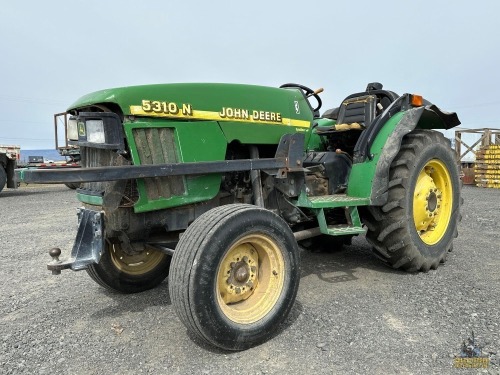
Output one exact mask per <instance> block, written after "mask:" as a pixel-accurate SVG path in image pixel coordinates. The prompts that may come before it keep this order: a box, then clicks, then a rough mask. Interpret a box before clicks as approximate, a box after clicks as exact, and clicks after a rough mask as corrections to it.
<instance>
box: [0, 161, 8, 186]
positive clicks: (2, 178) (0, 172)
mask: <svg viewBox="0 0 500 375" xmlns="http://www.w3.org/2000/svg"><path fill="white" fill-rule="evenodd" d="M6 183H7V173H5V169H3V165H2V164H0V192H1V191H2V190H3V188H4V187H5V184H6Z"/></svg>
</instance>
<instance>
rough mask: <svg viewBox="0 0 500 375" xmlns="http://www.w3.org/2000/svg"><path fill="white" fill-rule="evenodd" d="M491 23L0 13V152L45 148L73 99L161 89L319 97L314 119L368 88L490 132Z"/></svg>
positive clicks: (10, 9) (327, 4) (329, 4)
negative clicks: (420, 99)
mask: <svg viewBox="0 0 500 375" xmlns="http://www.w3.org/2000/svg"><path fill="white" fill-rule="evenodd" d="M498 14H500V2H498V1H497V0H484V1H470V0H468V1H464V0H456V1H453V2H448V1H446V2H445V1H436V0H433V1H429V0H421V1H414V2H408V1H402V0H400V1H393V0H387V1H378V2H375V1H370V0H358V1H342V2H339V1H331V0H330V1H326V0H325V1H314V0H309V1H295V0H287V1H270V0H267V1H262V0H253V1H219V0H212V1H191V0H183V1H156V0H141V1H128V0H121V1H118V0H108V1H97V0H86V1H80V0H72V1H67V0H64V1H63V0H52V1H51V0H46V1H35V0H31V1H30V0H27V1H2V7H1V10H0V47H1V48H0V51H1V55H0V88H1V91H0V108H1V109H0V114H1V116H0V144H19V145H21V147H22V148H23V149H51V148H53V147H54V135H53V134H54V131H53V114H54V113H59V112H64V111H65V110H66V108H67V107H68V106H69V105H70V104H71V103H73V102H74V101H75V100H76V99H77V98H79V97H80V96H82V95H84V94H87V93H89V92H93V91H97V90H101V89H105V88H111V87H121V86H131V85H139V84H151V83H173V82H229V83H247V84H256V85H265V86H279V85H281V84H283V83H287V82H295V83H300V84H303V85H305V86H308V87H311V88H313V89H316V88H319V87H323V88H324V90H325V91H324V92H323V93H322V94H321V96H322V99H323V110H325V109H328V108H333V107H337V106H339V104H340V103H341V101H342V99H343V98H345V97H346V96H348V95H349V94H351V93H354V92H360V91H363V90H364V89H365V87H366V84H367V83H369V82H375V81H376V82H381V83H382V84H383V85H384V88H386V89H388V90H392V91H395V92H397V93H399V94H403V93H405V92H409V93H418V94H421V95H423V96H424V98H426V99H428V100H430V101H431V102H433V103H434V104H436V105H437V106H439V107H440V108H442V109H444V110H447V111H455V112H457V113H458V115H459V118H460V120H461V121H462V125H461V127H463V128H500V123H499V122H500V120H499V119H497V118H496V114H497V112H496V111H497V109H498V108H499V107H500V98H499V97H498V96H497V92H498V89H499V88H500V74H499V71H498V69H499V67H500V32H499V29H498V26H497V25H498ZM447 136H450V137H451V136H453V132H451V131H448V132H447Z"/></svg>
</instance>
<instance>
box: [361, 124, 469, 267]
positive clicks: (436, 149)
mask: <svg viewBox="0 0 500 375" xmlns="http://www.w3.org/2000/svg"><path fill="white" fill-rule="evenodd" d="M389 179H390V181H389V189H388V200H387V203H386V204H385V205H384V206H382V207H369V210H368V213H367V215H366V216H365V224H366V225H367V227H368V232H367V235H366V238H367V240H368V241H369V242H370V243H371V244H372V245H373V247H374V251H375V254H376V255H377V256H378V257H379V258H381V259H382V260H383V261H384V262H386V263H388V264H389V265H391V266H392V267H394V268H402V269H404V270H407V271H428V270H429V269H431V268H432V269H436V268H437V267H438V266H439V263H441V262H444V261H445V258H446V255H447V253H448V251H451V249H452V244H453V239H454V238H455V237H456V236H457V234H458V233H457V226H458V223H459V221H460V219H461V216H460V205H461V200H462V199H461V197H460V181H459V176H458V168H457V166H456V163H455V157H454V153H453V151H452V149H451V148H450V145H449V142H448V141H447V140H446V139H445V138H444V136H443V135H442V134H441V133H439V132H436V131H431V130H414V131H412V132H411V133H409V134H408V135H406V136H405V137H404V138H403V141H402V144H401V149H400V151H399V153H398V154H397V155H396V157H395V158H394V160H393V162H392V164H391V167H390V172H389Z"/></svg>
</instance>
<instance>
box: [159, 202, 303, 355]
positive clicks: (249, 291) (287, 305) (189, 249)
mask: <svg viewBox="0 0 500 375" xmlns="http://www.w3.org/2000/svg"><path fill="white" fill-rule="evenodd" d="M299 272H300V270H299V252H298V246H297V242H296V241H295V238H294V237H293V233H292V231H291V230H290V228H289V227H288V225H287V224H286V223H285V222H284V221H283V220H282V219H281V218H280V217H278V216H277V215H275V214H273V213H272V212H270V211H268V210H265V209H261V208H257V207H255V206H250V205H243V204H233V205H227V206H221V207H217V208H214V209H212V210H210V211H208V212H207V213H205V214H204V215H202V216H200V217H199V218H198V219H197V220H196V221H195V222H194V223H193V224H192V225H191V226H190V227H189V228H188V229H187V230H186V232H185V233H184V234H183V236H182V237H181V240H180V241H179V243H178V245H177V247H176V249H175V253H174V256H173V260H172V267H171V271H170V278H169V288H170V297H171V299H172V304H173V306H174V308H175V311H176V312H177V315H178V316H179V318H180V319H181V320H182V322H183V323H184V325H185V326H186V327H187V329H188V330H189V331H190V332H191V333H192V334H193V335H194V336H196V337H198V338H200V339H201V340H203V341H205V342H207V343H209V344H211V345H214V346H217V347H220V348H223V349H226V350H242V349H246V348H249V347H251V346H255V345H257V344H259V343H261V342H264V341H266V340H267V339H269V338H270V337H272V336H273V335H274V334H275V333H276V331H277V330H278V329H279V325H280V323H281V322H282V321H283V320H284V319H285V318H286V317H287V315H288V313H289V312H290V309H291V307H292V305H293V302H294V300H295V296H296V294H297V289H298V285H299V278H300V273H299Z"/></svg>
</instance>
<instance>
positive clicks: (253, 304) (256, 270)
mask: <svg viewBox="0 0 500 375" xmlns="http://www.w3.org/2000/svg"><path fill="white" fill-rule="evenodd" d="M284 280H285V263H284V260H283V255H282V254H281V251H280V248H279V247H278V245H277V244H276V242H275V241H274V240H272V239H271V238H269V237H268V236H266V235H263V234H251V235H247V236H244V237H243V238H241V239H239V240H238V241H237V242H236V243H234V244H233V245H232V246H231V248H230V249H229V250H228V251H227V253H226V254H225V255H224V258H223V259H222V261H221V263H220V265H219V269H218V271H217V284H216V289H217V290H216V292H217V302H218V304H219V306H220V308H221V310H222V312H223V313H224V315H226V316H227V317H228V318H229V319H231V320H232V321H233V322H236V323H239V324H251V323H254V322H257V321H258V320H260V319H262V318H263V317H264V316H266V314H267V313H269V311H270V310H271V309H272V308H273V306H274V305H275V304H276V302H277V301H278V299H279V297H280V295H281V292H282V290H283V284H284Z"/></svg>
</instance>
